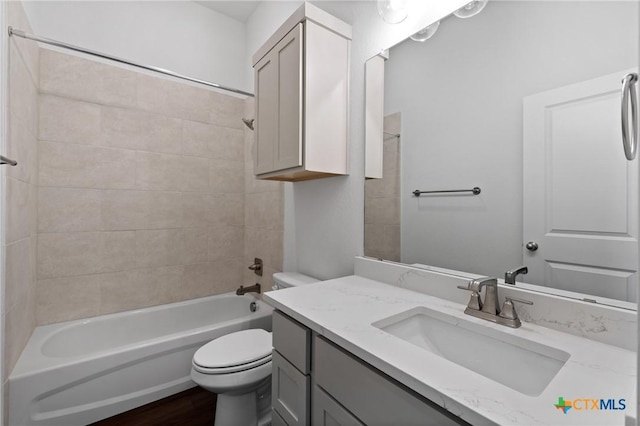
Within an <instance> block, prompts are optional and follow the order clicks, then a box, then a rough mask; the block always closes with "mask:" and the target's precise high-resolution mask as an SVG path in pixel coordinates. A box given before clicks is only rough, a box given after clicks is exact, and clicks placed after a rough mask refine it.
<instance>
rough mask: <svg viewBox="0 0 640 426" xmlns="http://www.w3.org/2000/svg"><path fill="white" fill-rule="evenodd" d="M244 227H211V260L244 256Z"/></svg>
mask: <svg viewBox="0 0 640 426" xmlns="http://www.w3.org/2000/svg"><path fill="white" fill-rule="evenodd" d="M243 248H244V229H243V228H242V227H238V226H228V225H227V226H224V225H223V226H216V227H213V228H211V229H209V261H211V262H217V261H222V260H238V259H242V258H243Z"/></svg>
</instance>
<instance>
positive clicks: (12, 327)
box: [4, 298, 36, 377]
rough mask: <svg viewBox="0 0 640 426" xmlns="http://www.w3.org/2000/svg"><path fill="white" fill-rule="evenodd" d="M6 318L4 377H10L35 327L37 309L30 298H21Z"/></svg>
mask: <svg viewBox="0 0 640 426" xmlns="http://www.w3.org/2000/svg"><path fill="white" fill-rule="evenodd" d="M4 320H5V330H4V331H5V341H4V353H5V356H6V359H5V360H4V362H5V368H4V372H5V376H4V377H8V375H9V373H10V372H11V370H12V369H13V367H14V366H15V364H16V361H18V358H19V357H20V353H21V352H22V349H23V348H24V347H25V345H26V344H27V341H28V340H29V337H30V336H31V332H32V330H33V329H34V327H35V323H36V321H35V309H34V307H33V306H32V301H31V300H30V298H25V299H23V300H21V301H20V302H19V303H18V304H16V305H15V306H14V307H13V308H12V309H9V310H8V311H7V313H6V314H5V317H4Z"/></svg>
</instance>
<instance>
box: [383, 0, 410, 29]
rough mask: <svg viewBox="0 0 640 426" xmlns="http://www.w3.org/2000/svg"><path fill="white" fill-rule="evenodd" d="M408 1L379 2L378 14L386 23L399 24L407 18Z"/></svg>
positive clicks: (388, 0) (386, 0) (385, 0)
mask: <svg viewBox="0 0 640 426" xmlns="http://www.w3.org/2000/svg"><path fill="white" fill-rule="evenodd" d="M406 4H407V1H406V0H378V13H379V14H380V16H382V19H383V20H384V22H386V23H389V24H399V23H400V22H402V21H404V20H405V19H406V18H407V8H406Z"/></svg>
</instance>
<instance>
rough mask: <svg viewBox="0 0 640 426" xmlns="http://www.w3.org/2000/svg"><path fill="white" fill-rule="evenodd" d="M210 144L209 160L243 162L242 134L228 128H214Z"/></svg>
mask: <svg viewBox="0 0 640 426" xmlns="http://www.w3.org/2000/svg"><path fill="white" fill-rule="evenodd" d="M215 129H216V131H215V132H214V133H213V138H212V139H211V144H210V152H211V154H210V156H211V158H217V159H221V160H230V161H244V133H243V131H242V130H239V129H234V128H229V127H215Z"/></svg>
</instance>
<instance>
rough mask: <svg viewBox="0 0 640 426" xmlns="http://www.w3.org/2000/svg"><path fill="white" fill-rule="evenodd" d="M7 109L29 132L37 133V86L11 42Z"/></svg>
mask: <svg viewBox="0 0 640 426" xmlns="http://www.w3.org/2000/svg"><path fill="white" fill-rule="evenodd" d="M9 111H10V113H11V114H14V116H15V117H16V118H17V119H18V120H19V121H20V123H22V125H24V126H26V127H27V130H28V131H29V132H30V133H31V134H33V135H37V134H38V88H37V86H36V84H35V83H34V81H33V79H32V78H31V75H30V73H29V69H28V68H27V65H26V64H25V63H24V60H23V59H22V57H21V55H20V53H19V52H18V50H17V48H16V46H15V44H13V43H12V44H11V45H10V51H9Z"/></svg>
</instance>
